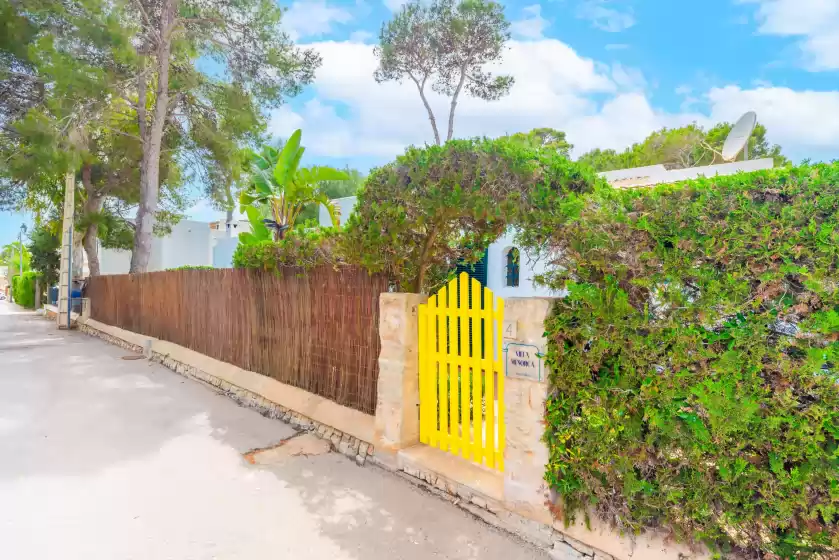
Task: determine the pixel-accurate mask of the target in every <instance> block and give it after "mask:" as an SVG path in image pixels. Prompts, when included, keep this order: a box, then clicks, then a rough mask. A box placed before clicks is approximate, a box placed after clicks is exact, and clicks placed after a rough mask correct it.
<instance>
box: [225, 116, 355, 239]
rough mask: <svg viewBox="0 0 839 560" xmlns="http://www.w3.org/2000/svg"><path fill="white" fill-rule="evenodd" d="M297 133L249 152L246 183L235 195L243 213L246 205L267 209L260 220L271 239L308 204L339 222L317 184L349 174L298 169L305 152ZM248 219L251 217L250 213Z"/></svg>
mask: <svg viewBox="0 0 839 560" xmlns="http://www.w3.org/2000/svg"><path fill="white" fill-rule="evenodd" d="M301 136H302V133H301V132H300V130H295V131H294V134H292V135H291V137H290V138H289V139H288V142H286V143H285V145H284V146H283V147H282V149H278V148H276V147H274V146H264V147H263V148H262V151H261V152H260V153H258V154H257V153H253V152H252V153H251V154H250V159H251V175H250V184H249V186H248V188H247V189H245V190H244V191H243V192H242V194H241V195H240V196H239V204H240V205H241V211H242V212H246V213H247V209H248V208H251V209H255V210H257V211H258V209H266V210H267V214H268V215H269V216H270V217H269V218H267V219H263V220H262V222H263V224H264V227H266V228H268V229H270V230H273V238H274V240H275V241H279V240H280V239H282V238H283V236H284V235H285V232H286V231H287V230H288V229H290V228H293V227H294V222H295V221H296V220H297V217H298V216H299V215H300V212H301V211H302V210H303V209H304V208H305V207H306V206H307V205H309V204H312V203H316V204H321V205H323V206H324V207H325V208H326V210H327V212H329V217H330V219H331V220H332V225H334V226H338V225H339V223H340V221H339V220H340V213H339V208H338V207H337V206H336V205H335V203H333V202H332V201H331V200H330V199H329V197H328V196H327V195H326V193H325V192H324V191H323V190H322V188H321V183H323V182H324V181H346V180H349V175H348V174H347V173H344V172H343V171H339V170H337V169H333V168H331V167H324V166H313V167H303V168H301V167H300V159H301V158H302V157H303V152H304V151H305V148H304V147H302V146H301V145H300V138H301ZM248 219H249V220H251V217H250V214H248ZM251 223H252V224H253V220H251ZM240 237H241V236H240ZM245 242H246V243H247V241H245Z"/></svg>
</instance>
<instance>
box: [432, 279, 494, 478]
mask: <svg viewBox="0 0 839 560" xmlns="http://www.w3.org/2000/svg"><path fill="white" fill-rule="evenodd" d="M503 322H504V301H503V300H502V299H501V298H499V297H495V295H494V294H493V293H492V291H491V290H490V289H489V288H484V287H482V286H481V284H480V283H479V282H478V281H477V280H475V279H474V278H469V275H468V274H466V273H465V272H463V273H461V274H460V276H459V277H458V278H456V279H454V280H452V281H451V282H449V284H448V285H446V286H444V287H443V288H441V289H440V291H439V292H437V293H436V294H434V295H433V296H431V297H430V298H429V300H428V303H427V304H424V305H420V308H419V368H420V373H419V385H420V441H421V442H422V443H425V444H428V445H432V446H434V447H439V448H440V449H442V450H444V451H449V452H450V453H453V454H455V455H461V456H462V457H464V458H466V459H470V460H472V461H474V462H475V463H478V464H483V465H486V466H488V467H491V468H495V469H498V470H500V471H503V470H504V373H503V369H502V364H501V360H502V358H501V355H502V353H501V328H502V325H503Z"/></svg>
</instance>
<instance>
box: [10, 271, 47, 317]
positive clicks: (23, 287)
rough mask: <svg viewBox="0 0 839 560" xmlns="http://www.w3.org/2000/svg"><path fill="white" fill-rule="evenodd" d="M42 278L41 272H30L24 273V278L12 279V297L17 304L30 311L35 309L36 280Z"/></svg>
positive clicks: (16, 277)
mask: <svg viewBox="0 0 839 560" xmlns="http://www.w3.org/2000/svg"><path fill="white" fill-rule="evenodd" d="M40 276H41V274H40V273H39V272H35V271H32V270H30V271H27V272H24V273H23V276H21V275H17V276H14V277H12V297H13V298H14V300H15V303H17V304H18V305H20V306H23V307H26V308H29V309H34V308H35V279H36V278H39V277H40Z"/></svg>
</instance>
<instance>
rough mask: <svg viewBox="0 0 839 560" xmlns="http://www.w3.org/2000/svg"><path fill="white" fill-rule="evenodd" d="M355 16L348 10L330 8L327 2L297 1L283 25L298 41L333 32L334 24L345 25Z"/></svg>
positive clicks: (318, 0)
mask: <svg viewBox="0 0 839 560" xmlns="http://www.w3.org/2000/svg"><path fill="white" fill-rule="evenodd" d="M352 19H353V16H352V14H350V13H349V12H348V11H347V10H345V9H343V8H339V7H336V6H330V5H329V4H327V3H326V0H297V1H296V2H294V3H293V4H292V5H291V8H289V9H288V11H287V12H286V13H285V14H284V15H283V25H284V27H285V28H286V29H287V30H288V34H289V36H291V38H292V39H294V40H297V39H301V38H303V37H315V36H319V35H324V34H326V33H329V32H331V31H332V26H333V24H336V23H338V24H345V23H349V22H350V21H352Z"/></svg>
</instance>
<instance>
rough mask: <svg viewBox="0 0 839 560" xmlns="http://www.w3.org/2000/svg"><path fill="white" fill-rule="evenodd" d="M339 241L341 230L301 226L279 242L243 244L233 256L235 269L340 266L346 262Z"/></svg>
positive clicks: (268, 241) (266, 241)
mask: <svg viewBox="0 0 839 560" xmlns="http://www.w3.org/2000/svg"><path fill="white" fill-rule="evenodd" d="M240 237H241V236H240ZM338 238H339V231H338V230H337V229H334V228H306V227H297V228H295V229H292V230H290V231H289V232H288V233H287V234H286V235H285V237H283V238H282V239H280V240H279V241H272V240H270V239H265V240H261V241H255V242H253V243H239V245H238V246H237V247H236V251H235V252H234V253H233V267H234V268H256V269H260V270H273V271H279V270H281V269H282V268H283V267H289V266H294V267H303V268H306V269H308V268H312V267H315V266H319V265H323V264H331V265H339V264H342V263H343V259H341V258H340V256H339V255H338V251H337V243H338Z"/></svg>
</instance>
